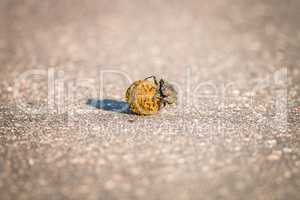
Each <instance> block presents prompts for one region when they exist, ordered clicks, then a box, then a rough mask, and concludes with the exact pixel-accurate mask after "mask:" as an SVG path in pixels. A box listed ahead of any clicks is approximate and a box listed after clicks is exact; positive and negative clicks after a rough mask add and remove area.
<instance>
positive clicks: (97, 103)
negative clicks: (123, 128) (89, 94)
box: [86, 99, 130, 114]
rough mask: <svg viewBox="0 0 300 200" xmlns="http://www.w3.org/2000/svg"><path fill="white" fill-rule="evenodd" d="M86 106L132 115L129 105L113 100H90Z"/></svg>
mask: <svg viewBox="0 0 300 200" xmlns="http://www.w3.org/2000/svg"><path fill="white" fill-rule="evenodd" d="M86 104H87V105H89V106H91V107H94V108H97V109H101V110H105V111H111V112H118V113H125V114H130V112H129V109H128V104H127V103H126V102H125V101H118V100H113V99H103V100H98V99H88V100H87V102H86Z"/></svg>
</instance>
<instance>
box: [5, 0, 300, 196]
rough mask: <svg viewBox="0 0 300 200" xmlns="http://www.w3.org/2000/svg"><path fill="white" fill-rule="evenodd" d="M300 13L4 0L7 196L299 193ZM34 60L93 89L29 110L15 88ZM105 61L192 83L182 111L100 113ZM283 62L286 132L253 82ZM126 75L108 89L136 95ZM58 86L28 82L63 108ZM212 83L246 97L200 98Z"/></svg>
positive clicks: (26, 87) (262, 7)
mask: <svg viewBox="0 0 300 200" xmlns="http://www.w3.org/2000/svg"><path fill="white" fill-rule="evenodd" d="M299 10H300V1H298V0H285V1H282V0H269V1H259V0H243V1H238V0H222V1H220V0H210V1H204V0H194V1H193V0H188V1H179V0H178V1H177V0H167V1H162V0H153V1H137V0H130V1H129V0H120V1H108V0H99V1H98V0H44V1H40V0H0V86H1V87H0V101H1V102H0V104H1V107H0V110H1V114H0V120H1V123H0V125H1V126H0V199H3V200H5V199H199V198H205V199H220V198H221V199H268V200H269V199H298V198H299V195H300V193H299V187H300V182H299V180H300V179H299V178H300V175H299V174H300V172H299V166H300V149H299V146H300V143H299V141H300V140H299V113H300V108H299V106H300V103H299V101H300V100H299V96H300V95H299V83H300V78H299V77H300V57H299V53H300V24H299V19H300V12H299ZM33 69H40V70H46V72H48V70H49V69H53V70H54V73H55V77H56V78H58V79H59V77H60V76H63V77H60V78H61V79H63V80H64V83H63V84H66V85H67V84H69V83H74V82H75V83H76V84H78V85H81V86H82V85H84V86H82V87H80V86H77V87H76V84H75V90H76V95H75V97H74V98H72V99H70V98H69V97H70V96H67V95H66V96H64V97H63V100H62V101H59V100H57V99H55V101H54V111H53V110H52V111H51V112H49V113H41V114H33V113H30V112H24V110H20V109H19V108H18V106H17V103H16V101H15V100H16V99H15V98H14V91H15V90H14V89H15V88H14V83H15V80H16V79H17V78H18V77H19V76H20V75H22V74H24V73H26V72H28V71H30V70H33ZM104 69H109V70H115V71H117V72H121V73H122V74H126V75H128V76H129V77H130V79H131V80H138V79H143V78H145V77H147V76H150V75H157V76H159V77H164V78H166V79H167V80H170V81H171V82H174V83H176V85H178V86H182V88H183V89H182V90H181V97H182V99H181V100H182V101H181V106H179V107H178V108H177V109H176V108H168V109H167V111H166V112H165V113H164V112H162V113H161V114H160V115H158V116H154V117H150V118H138V117H137V116H131V115H127V114H121V113H117V112H109V111H107V110H101V109H96V108H94V109H93V108H92V107H93V105H87V103H86V102H87V101H88V100H90V99H92V100H95V101H97V100H99V98H100V97H99V92H98V86H99V85H97V83H98V82H97V81H98V79H99V70H100V71H101V70H104ZM282 70H283V71H284V70H287V72H288V75H287V80H286V83H285V88H286V91H287V93H286V96H285V97H284V98H285V99H286V102H287V107H286V108H285V109H287V112H286V114H287V123H288V124H287V126H284V128H282V127H281V125H280V124H279V126H280V127H279V129H277V128H278V127H277V126H276V127H277V128H275V129H274V123H273V122H274V109H273V107H274V93H276V87H275V88H274V87H271V88H263V90H262V91H260V92H259V93H258V94H256V93H255V94H253V88H254V87H255V88H256V87H257V85H258V84H259V83H260V81H261V80H267V79H268V77H272V76H273V75H274V73H276V72H278V71H279V72H280V71H282ZM59 74H63V75H59ZM48 78H49V77H48ZM123 78H124V77H123ZM123 78H120V76H116V75H114V74H111V75H110V76H107V77H105V80H104V82H103V85H102V86H103V87H104V90H105V91H104V93H103V94H101V97H103V98H108V99H116V100H119V101H122V100H123V96H124V91H125V90H126V88H127V87H128V86H129V84H130V83H129V82H128V81H127V82H126V80H125V81H124V79H123ZM48 81H49V80H48V79H47V78H45V77H44V78H43V77H42V78H41V77H37V78H35V79H30V80H29V79H28V80H22V81H20V92H19V95H20V96H21V97H22V102H25V103H26V104H28V106H29V107H32V108H39V107H41V106H45V105H49V102H48V101H49V95H50V94H49V85H48V83H49V82H48ZM84 81H86V82H84ZM82 82H84V83H85V84H80V83H82ZM200 83H210V84H213V85H214V86H216V88H217V90H218V91H222V88H224V87H225V86H228V85H231V86H232V89H231V90H230V92H232V94H233V95H235V96H233V97H235V98H233V99H227V100H224V99H222V101H221V100H220V99H219V98H218V97H220V96H217V99H208V100H207V99H206V100H203V99H192V100H191V99H188V98H187V95H188V94H187V93H189V92H190V93H191V91H190V89H191V90H192V89H193V88H195V87H197V86H198V85H199V84H200ZM187 84H190V85H189V86H190V87H191V88H190V89H187V88H186V85H187ZM87 85H88V86H87ZM93 85H96V86H95V87H93ZM64 87H65V86H63V87H61V88H63V89H64ZM87 87H88V89H87ZM100 87H101V86H100ZM68 89H69V88H68ZM204 93H205V91H204ZM249 96H251V98H254V99H255V101H254V103H253V104H250V106H249V101H248V100H249ZM231 97H232V96H231ZM55 98H56V97H55ZM58 98H59V97H58ZM100 100H101V98H100ZM250 100H251V99H250ZM190 101H193V106H195V105H197V106H199V107H200V108H201V109H200V110H199V109H198V110H197V109H194V108H191V107H189V106H188V105H187V104H189V102H190ZM220 101H221V103H222V104H221V103H220ZM60 104H63V108H64V109H65V110H63V112H60V111H58V109H59V108H61V105H60ZM220 105H222V110H221V111H220ZM65 107H67V108H65ZM249 107H251V108H249ZM88 108H89V109H93V111H94V112H93V113H85V112H84V113H80V115H78V116H77V117H74V116H71V117H70V114H69V113H67V112H68V110H72V111H76V110H78V109H84V110H85V109H88ZM253 108H254V110H255V112H252V111H253ZM66 109H68V110H66ZM272 109H273V110H272ZM283 109H284V108H283ZM275 114H276V113H275ZM67 115H68V116H67ZM66 117H68V120H69V121H66ZM275 117H276V115H275ZM270 121H271V122H272V123H269V122H270ZM70 122H71V124H70ZM275 122H276V120H275ZM147 124H149V126H147ZM193 125H196V126H197V127H198V128H197V129H193ZM220 126H221V128H220ZM99 127H100V128H99ZM116 127H117V128H116ZM280 128H282V129H284V133H283V132H282V129H280ZM216 133H222V137H221V136H220V135H216ZM212 135H213V136H214V137H215V138H214V140H210V138H211V136H212ZM224 136H226V137H224Z"/></svg>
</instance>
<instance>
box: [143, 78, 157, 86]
mask: <svg viewBox="0 0 300 200" xmlns="http://www.w3.org/2000/svg"><path fill="white" fill-rule="evenodd" d="M150 78H152V79H153V81H154V83H155V85H158V82H157V79H156V76H149V77H147V78H145V79H144V80H148V79H150Z"/></svg>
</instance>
